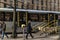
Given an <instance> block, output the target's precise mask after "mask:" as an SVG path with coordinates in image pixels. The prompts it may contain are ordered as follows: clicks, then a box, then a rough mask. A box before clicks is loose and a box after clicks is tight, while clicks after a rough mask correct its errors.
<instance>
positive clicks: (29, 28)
mask: <svg viewBox="0 0 60 40" xmlns="http://www.w3.org/2000/svg"><path fill="white" fill-rule="evenodd" d="M28 34H30V36H31V37H32V38H33V35H32V27H31V21H28V25H27V35H26V39H28Z"/></svg>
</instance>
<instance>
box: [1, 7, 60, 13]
mask: <svg viewBox="0 0 60 40" xmlns="http://www.w3.org/2000/svg"><path fill="white" fill-rule="evenodd" d="M13 11H14V9H13V8H0V12H13ZM16 11H17V12H20V11H22V12H28V13H57V14H60V12H58V11H43V10H30V9H16Z"/></svg>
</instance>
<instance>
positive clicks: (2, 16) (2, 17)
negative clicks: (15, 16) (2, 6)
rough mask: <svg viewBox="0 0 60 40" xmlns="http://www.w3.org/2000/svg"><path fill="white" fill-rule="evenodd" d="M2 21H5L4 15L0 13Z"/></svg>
mask: <svg viewBox="0 0 60 40" xmlns="http://www.w3.org/2000/svg"><path fill="white" fill-rule="evenodd" d="M0 21H4V14H3V13H2V12H0Z"/></svg>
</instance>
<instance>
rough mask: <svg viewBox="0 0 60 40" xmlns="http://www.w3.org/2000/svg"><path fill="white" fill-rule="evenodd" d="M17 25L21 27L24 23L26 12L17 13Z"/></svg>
mask: <svg viewBox="0 0 60 40" xmlns="http://www.w3.org/2000/svg"><path fill="white" fill-rule="evenodd" d="M17 22H18V26H19V27H21V25H22V24H26V12H18V13H17Z"/></svg>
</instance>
